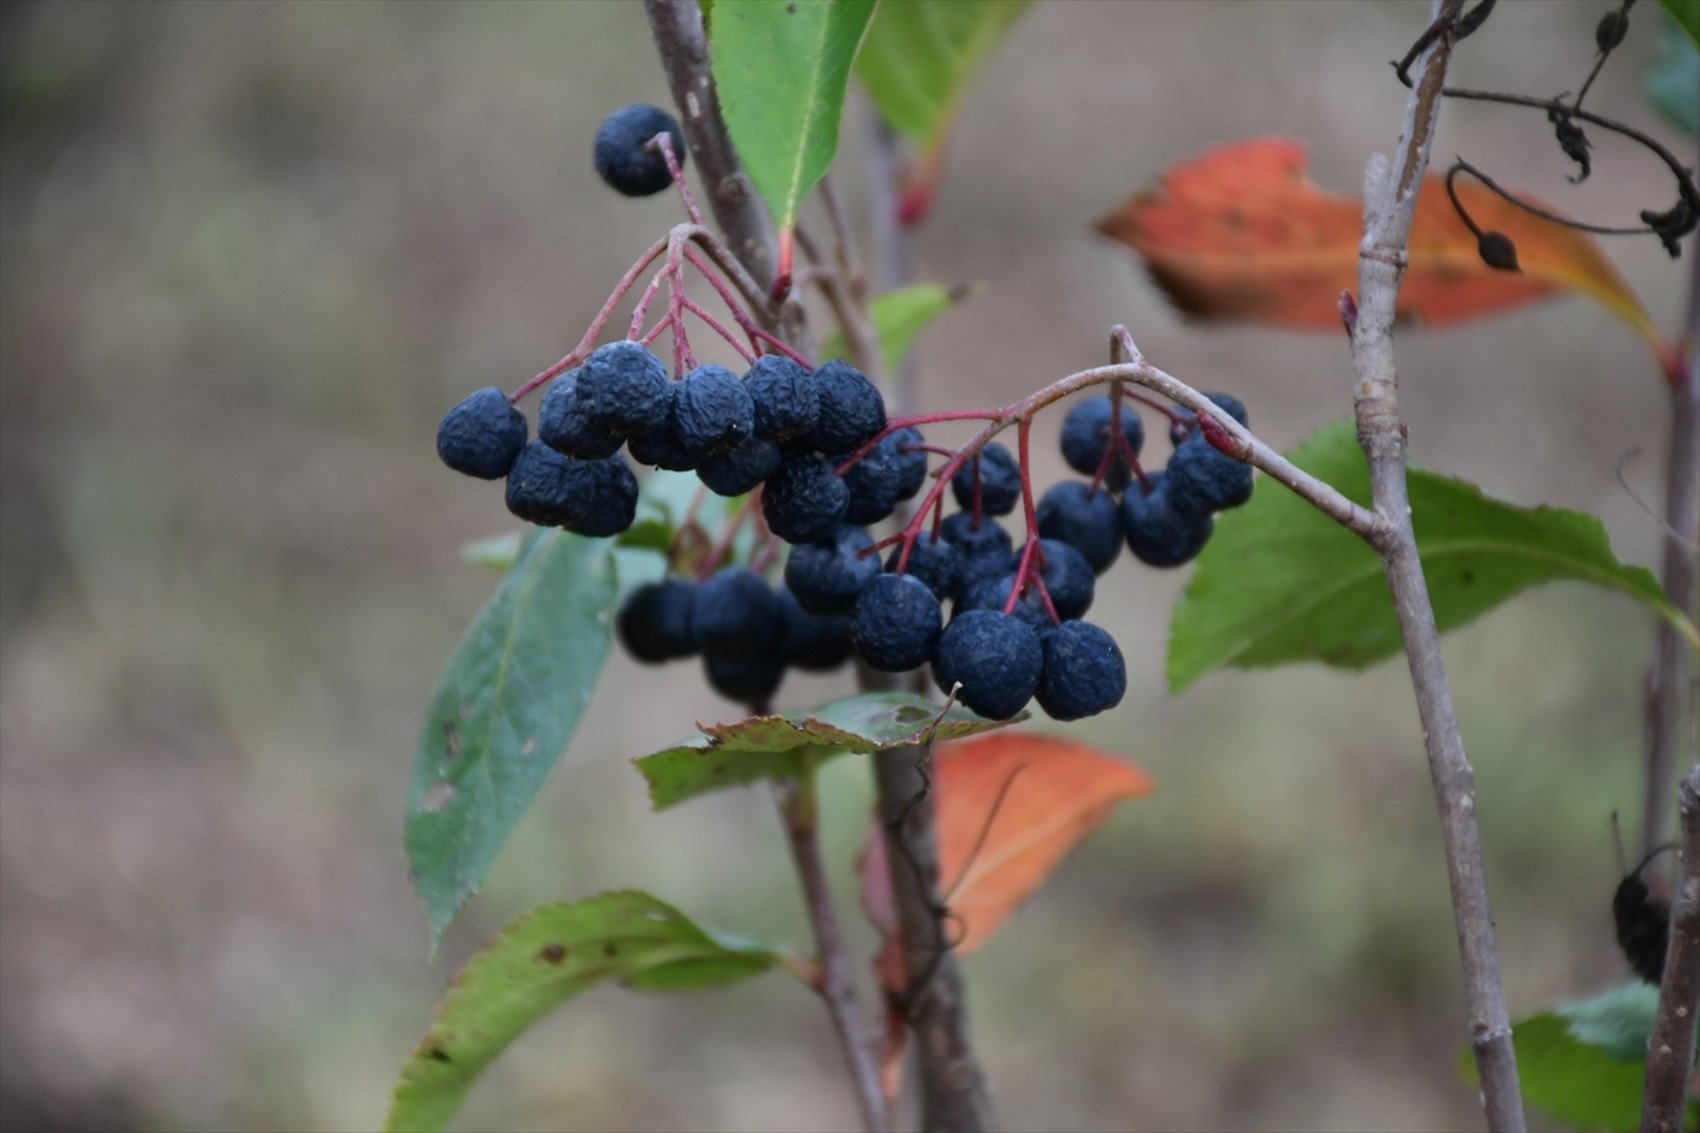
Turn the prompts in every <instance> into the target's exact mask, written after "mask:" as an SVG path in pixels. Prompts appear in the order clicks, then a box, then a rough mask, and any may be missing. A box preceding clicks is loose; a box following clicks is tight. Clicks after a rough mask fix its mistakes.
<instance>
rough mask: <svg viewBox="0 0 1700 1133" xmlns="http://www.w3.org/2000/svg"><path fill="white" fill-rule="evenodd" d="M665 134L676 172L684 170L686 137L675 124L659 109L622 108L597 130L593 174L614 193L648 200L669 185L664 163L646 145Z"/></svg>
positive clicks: (658, 152) (655, 149)
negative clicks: (597, 175)
mask: <svg viewBox="0 0 1700 1133" xmlns="http://www.w3.org/2000/svg"><path fill="white" fill-rule="evenodd" d="M657 134H667V135H668V137H669V139H670V140H671V142H672V145H673V157H674V158H675V159H676V160H677V161H678V163H679V168H680V169H683V168H684V167H685V135H684V134H683V133H682V132H681V131H680V129H679V123H678V121H677V120H676V119H675V118H674V117H673V116H672V115H671V114H669V113H667V112H666V111H665V110H662V109H661V108H660V107H659V106H648V105H645V104H644V103H641V102H634V103H633V104H631V105H630V106H622V107H620V109H618V110H616V111H614V112H613V113H612V114H610V115H608V117H606V118H604V119H603V120H602V124H601V125H600V126H598V127H597V128H596V147H595V148H596V172H597V173H599V174H601V176H602V180H604V181H606V182H607V183H608V185H609V187H610V188H612V189H613V190H614V191H615V192H617V193H621V194H623V195H625V196H628V197H648V196H653V195H654V194H656V193H659V192H660V191H661V190H663V189H665V188H666V187H667V186H668V185H670V184H672V182H673V176H672V174H671V172H669V170H668V169H667V159H666V157H664V156H663V155H662V153H661V148H660V147H659V146H652V145H650V144H649V143H650V142H651V141H653V140H654V139H655V136H656V135H657Z"/></svg>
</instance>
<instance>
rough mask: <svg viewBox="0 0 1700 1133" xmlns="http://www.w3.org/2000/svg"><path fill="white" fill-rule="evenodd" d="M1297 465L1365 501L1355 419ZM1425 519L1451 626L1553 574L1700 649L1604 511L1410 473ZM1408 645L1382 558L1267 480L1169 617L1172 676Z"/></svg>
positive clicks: (1438, 615) (1433, 584)
mask: <svg viewBox="0 0 1700 1133" xmlns="http://www.w3.org/2000/svg"><path fill="white" fill-rule="evenodd" d="M1289 455H1290V459H1291V460H1292V461H1293V463H1294V464H1296V465H1298V466H1299V467H1300V468H1302V469H1304V470H1305V471H1306V472H1309V473H1310V474H1311V475H1313V476H1316V477H1317V478H1319V479H1321V480H1325V481H1327V482H1328V483H1330V484H1332V485H1334V487H1336V488H1338V489H1339V490H1340V491H1341V492H1342V493H1344V494H1345V495H1346V496H1348V497H1350V498H1351V499H1353V500H1356V501H1357V502H1358V503H1360V504H1364V505H1365V506H1368V505H1369V502H1370V488H1369V469H1368V466H1367V464H1366V463H1365V461H1364V455H1363V452H1362V450H1361V449H1359V448H1358V443H1357V436H1356V431H1355V429H1354V428H1353V425H1352V423H1351V422H1349V421H1345V422H1338V423H1336V424H1333V425H1328V426H1325V427H1324V428H1322V429H1321V430H1319V431H1318V432H1317V433H1315V434H1314V435H1312V436H1311V438H1310V439H1309V440H1307V441H1305V443H1304V444H1302V445H1300V446H1299V447H1298V448H1297V449H1296V450H1295V451H1293V452H1292V453H1291V454H1289ZM1409 483H1410V495H1411V522H1412V525H1413V527H1414V528H1415V533H1416V539H1417V551H1418V553H1419V554H1420V555H1421V556H1422V562H1423V573H1424V574H1425V576H1426V577H1427V580H1428V589H1429V596H1430V598H1432V599H1433V602H1434V614H1435V620H1436V621H1437V622H1438V623H1439V625H1440V628H1441V629H1442V630H1443V631H1444V630H1449V629H1455V628H1457V627H1458V626H1461V625H1464V624H1465V623H1467V622H1469V621H1471V620H1472V619H1474V618H1477V617H1479V616H1481V615H1482V614H1484V613H1486V612H1487V611H1489V610H1491V609H1493V608H1494V607H1495V606H1497V605H1499V604H1500V603H1501V602H1504V601H1505V600H1506V599H1508V598H1510V597H1512V596H1513V595H1514V594H1517V593H1519V592H1520V591H1523V590H1526V589H1528V588H1529V587H1531V586H1538V585H1540V584H1541V583H1543V582H1556V581H1560V580H1564V579H1572V580H1575V581H1579V582H1591V583H1593V584H1594V585H1596V586H1602V587H1605V588H1606V589H1608V590H1616V591H1618V592H1620V593H1623V594H1627V595H1628V596H1629V597H1631V598H1634V599H1635V600H1636V601H1638V602H1640V603H1641V604H1642V605H1644V606H1646V607H1647V608H1648V609H1650V610H1652V611H1653V612H1654V613H1657V614H1659V615H1660V616H1661V617H1664V618H1665V619H1666V620H1668V621H1669V622H1670V623H1671V624H1672V625H1674V626H1676V627H1677V629H1678V630H1679V631H1680V632H1681V633H1682V634H1683V636H1684V637H1686V638H1687V639H1688V641H1689V642H1690V643H1691V644H1693V645H1695V646H1696V647H1700V637H1697V635H1696V631H1695V627H1694V623H1692V622H1690V621H1689V620H1688V619H1687V618H1685V617H1684V616H1683V614H1682V612H1681V611H1679V610H1678V609H1677V608H1676V607H1675V606H1674V605H1672V604H1671V603H1670V601H1669V600H1668V599H1666V598H1665V595H1664V591H1663V590H1661V589H1660V587H1659V584H1658V581H1657V580H1656V579H1655V578H1654V577H1653V575H1652V572H1651V571H1649V570H1647V569H1646V568H1645V567H1638V566H1630V565H1628V564H1625V563H1622V562H1619V561H1618V559H1617V557H1616V556H1615V555H1613V554H1612V550H1611V543H1610V541H1609V540H1608V539H1607V538H1606V532H1605V528H1604V527H1603V526H1602V525H1601V523H1600V521H1599V520H1597V519H1595V518H1594V517H1593V516H1591V515H1586V514H1584V513H1582V512H1579V511H1569V510H1567V509H1564V508H1554V507H1533V508H1529V507H1519V506H1517V505H1516V504H1512V503H1507V502H1505V501H1503V500H1499V499H1495V498H1494V497H1492V496H1489V495H1487V494H1485V493H1484V492H1483V491H1482V490H1481V489H1480V488H1478V487H1476V486H1475V485H1474V484H1468V483H1465V482H1464V481H1462V480H1454V479H1452V478H1450V477H1447V476H1438V475H1436V474H1434V473H1432V472H1425V471H1423V470H1422V469H1420V468H1412V469H1410V472H1409ZM1398 650H1399V623H1398V621H1397V620H1396V619H1395V617H1394V613H1393V604H1392V601H1391V600H1390V599H1389V598H1388V595H1387V583H1386V581H1385V579H1384V577H1383V575H1382V571H1381V559H1380V557H1379V556H1377V555H1376V553H1375V552H1374V551H1373V550H1371V549H1370V547H1369V546H1368V545H1367V544H1365V543H1364V542H1363V541H1362V540H1360V539H1359V538H1358V537H1357V536H1356V535H1353V534H1352V533H1350V532H1348V531H1347V530H1346V529H1345V528H1343V527H1340V526H1339V525H1338V524H1336V523H1335V522H1334V521H1333V520H1331V519H1329V518H1328V517H1327V516H1325V515H1323V514H1322V513H1321V512H1319V511H1317V510H1316V509H1315V508H1313V507H1312V506H1311V505H1310V504H1308V503H1306V502H1304V501H1303V500H1301V499H1299V497H1298V496H1296V495H1294V494H1293V493H1291V492H1289V491H1286V490H1285V489H1284V488H1282V487H1280V486H1279V485H1277V484H1272V483H1269V482H1267V481H1266V482H1264V483H1263V484H1261V485H1260V486H1259V488H1258V490H1257V492H1256V493H1255V494H1254V495H1253V496H1252V499H1251V502H1250V503H1249V504H1247V505H1245V506H1244V507H1242V508H1237V509H1235V510H1233V511H1228V512H1223V513H1222V514H1221V515H1219V516H1218V517H1217V519H1216V531H1215V534H1214V535H1213V536H1212V537H1211V540H1210V543H1209V545H1208V546H1206V547H1205V549H1204V553H1203V554H1202V555H1200V556H1199V558H1198V565H1197V566H1196V568H1195V569H1194V572H1193V576H1192V581H1191V582H1190V583H1189V584H1188V585H1187V588H1186V591H1185V592H1184V593H1183V594H1182V595H1181V599H1180V601H1179V602H1178V603H1176V605H1175V609H1174V615H1173V617H1172V619H1171V621H1170V624H1169V660H1168V670H1169V685H1170V687H1171V688H1173V689H1174V690H1175V691H1177V692H1178V691H1179V690H1181V689H1183V688H1185V687H1186V686H1187V685H1189V684H1191V683H1192V682H1193V681H1196V680H1197V679H1198V678H1199V677H1201V676H1203V675H1204V674H1205V673H1208V672H1210V671H1211V670H1213V669H1218V668H1221V667H1223V666H1226V665H1234V666H1238V667H1240V668H1254V667H1260V666H1266V665H1280V664H1286V663H1288V662H1292V661H1322V662H1324V663H1326V664H1329V665H1338V666H1340V667H1342V668H1348V669H1361V668H1364V667H1366V666H1368V665H1372V664H1374V663H1375V662H1377V661H1380V660H1381V659H1383V658H1385V657H1388V656H1391V655H1392V654H1394V653H1396V652H1398Z"/></svg>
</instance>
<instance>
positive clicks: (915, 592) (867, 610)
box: [850, 574, 943, 673]
mask: <svg viewBox="0 0 1700 1133" xmlns="http://www.w3.org/2000/svg"><path fill="white" fill-rule="evenodd" d="M942 622H943V616H942V614H941V613H940V611H939V600H938V599H937V598H935V597H934V596H933V592H932V591H931V590H928V589H927V587H926V585H925V584H924V583H922V582H921V580H920V579H917V578H911V577H910V576H909V575H906V574H882V575H879V576H878V577H876V578H875V579H873V580H872V581H871V582H869V583H868V584H867V585H866V586H864V587H863V588H862V592H861V594H860V595H858V596H857V598H856V612H855V615H854V617H853V618H852V620H851V623H850V631H851V634H852V636H853V638H854V640H855V643H856V652H857V653H858V654H860V655H861V658H862V660H863V661H865V662H866V663H867V665H868V667H869V668H871V669H877V670H879V671H880V672H883V673H902V672H907V671H908V670H910V669H915V668H919V667H920V666H921V665H923V664H925V663H926V661H927V660H928V658H930V657H931V656H932V653H933V646H934V644H935V643H937V641H938V637H939V628H940V625H941V624H942Z"/></svg>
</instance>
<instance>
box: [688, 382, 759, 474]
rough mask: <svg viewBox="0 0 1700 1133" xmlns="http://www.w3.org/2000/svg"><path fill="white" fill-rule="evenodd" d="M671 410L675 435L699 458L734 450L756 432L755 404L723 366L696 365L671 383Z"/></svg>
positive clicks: (742, 384)
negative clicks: (682, 376)
mask: <svg viewBox="0 0 1700 1133" xmlns="http://www.w3.org/2000/svg"><path fill="white" fill-rule="evenodd" d="M672 409H673V412H672V421H673V434H674V436H676V437H677V438H678V439H679V445H680V447H682V448H683V449H684V450H685V451H686V452H688V453H690V454H691V455H692V456H694V457H697V458H699V459H700V458H702V457H707V456H716V455H718V454H720V453H723V452H728V451H730V450H732V449H734V448H737V447H738V446H739V445H741V444H743V443H744V442H745V441H747V440H749V439H750V438H751V436H752V435H754V432H755V403H754V402H752V401H751V400H750V393H749V391H748V390H747V389H745V388H744V383H743V382H741V381H739V380H738V375H736V374H734V373H733V372H732V371H731V370H728V369H726V368H725V367H724V366H715V365H712V364H709V365H703V366H698V367H697V368H696V369H694V370H692V371H691V372H690V373H688V374H686V375H685V376H684V378H683V379H682V380H680V381H677V382H674V383H673V405H672Z"/></svg>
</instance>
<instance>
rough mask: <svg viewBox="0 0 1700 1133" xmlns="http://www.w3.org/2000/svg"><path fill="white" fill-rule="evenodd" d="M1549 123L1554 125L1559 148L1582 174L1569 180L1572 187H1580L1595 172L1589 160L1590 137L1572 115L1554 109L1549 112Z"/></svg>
mask: <svg viewBox="0 0 1700 1133" xmlns="http://www.w3.org/2000/svg"><path fill="white" fill-rule="evenodd" d="M1547 121H1548V122H1551V123H1552V127H1553V134H1554V135H1555V136H1556V137H1557V138H1558V148H1559V149H1561V150H1563V151H1564V156H1565V157H1568V158H1569V159H1570V160H1571V161H1574V162H1575V163H1576V164H1577V165H1578V166H1579V167H1580V168H1581V172H1579V173H1577V174H1576V176H1574V177H1571V178H1569V181H1570V183H1571V184H1572V185H1580V184H1581V183H1582V182H1584V181H1586V180H1587V179H1588V174H1590V173H1592V172H1593V171H1594V169H1593V164H1592V163H1591V162H1590V161H1589V160H1588V149H1589V143H1588V135H1587V134H1584V133H1583V132H1582V127H1580V126H1578V125H1577V124H1576V123H1575V121H1574V120H1573V119H1571V117H1570V115H1568V114H1566V113H1565V112H1564V111H1562V110H1559V109H1558V108H1557V107H1554V108H1553V109H1551V110H1548V111H1547Z"/></svg>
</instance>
